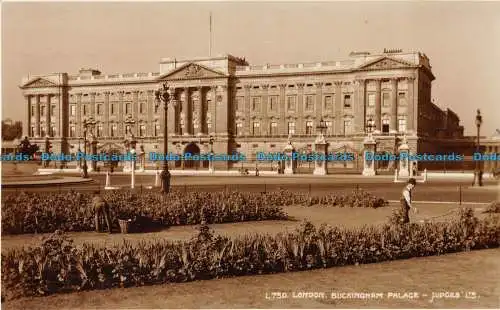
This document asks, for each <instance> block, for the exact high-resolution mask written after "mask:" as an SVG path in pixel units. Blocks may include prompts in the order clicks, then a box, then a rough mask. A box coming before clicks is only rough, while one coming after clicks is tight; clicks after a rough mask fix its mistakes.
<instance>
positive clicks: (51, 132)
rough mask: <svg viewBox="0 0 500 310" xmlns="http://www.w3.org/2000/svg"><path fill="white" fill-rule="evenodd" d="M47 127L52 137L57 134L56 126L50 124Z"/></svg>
mask: <svg viewBox="0 0 500 310" xmlns="http://www.w3.org/2000/svg"><path fill="white" fill-rule="evenodd" d="M49 129H50V132H49V136H51V137H54V136H55V135H56V134H57V130H56V126H55V125H52V126H50V128H49Z"/></svg>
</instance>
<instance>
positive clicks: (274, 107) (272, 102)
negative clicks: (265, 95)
mask: <svg viewBox="0 0 500 310" xmlns="http://www.w3.org/2000/svg"><path fill="white" fill-rule="evenodd" d="M269 110H271V111H273V112H274V111H278V96H270V97H269Z"/></svg>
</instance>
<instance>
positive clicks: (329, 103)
mask: <svg viewBox="0 0 500 310" xmlns="http://www.w3.org/2000/svg"><path fill="white" fill-rule="evenodd" d="M324 109H325V111H333V96H332V95H328V96H325V106H324Z"/></svg>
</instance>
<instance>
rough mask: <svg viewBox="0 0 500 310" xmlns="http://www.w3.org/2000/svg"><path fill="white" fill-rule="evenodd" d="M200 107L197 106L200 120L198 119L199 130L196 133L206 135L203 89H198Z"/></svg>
mask: <svg viewBox="0 0 500 310" xmlns="http://www.w3.org/2000/svg"><path fill="white" fill-rule="evenodd" d="M197 90H198V106H197V108H198V109H197V111H198V118H197V120H196V121H197V125H198V130H197V131H196V133H197V134H198V133H205V130H204V128H203V124H204V122H203V119H204V116H203V87H201V86H200V87H198V89H197Z"/></svg>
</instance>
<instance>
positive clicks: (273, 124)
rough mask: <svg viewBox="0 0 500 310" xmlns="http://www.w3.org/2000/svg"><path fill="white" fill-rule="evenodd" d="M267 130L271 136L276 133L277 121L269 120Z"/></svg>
mask: <svg viewBox="0 0 500 310" xmlns="http://www.w3.org/2000/svg"><path fill="white" fill-rule="evenodd" d="M269 132H270V133H271V136H275V135H277V134H278V123H276V122H271V125H270V130H269Z"/></svg>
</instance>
